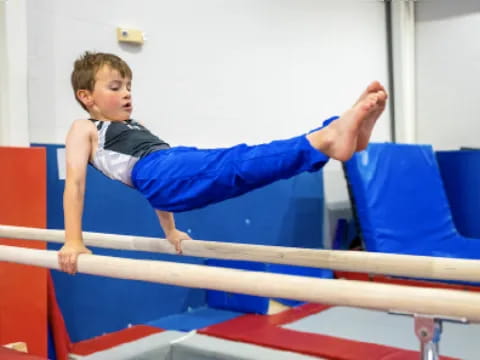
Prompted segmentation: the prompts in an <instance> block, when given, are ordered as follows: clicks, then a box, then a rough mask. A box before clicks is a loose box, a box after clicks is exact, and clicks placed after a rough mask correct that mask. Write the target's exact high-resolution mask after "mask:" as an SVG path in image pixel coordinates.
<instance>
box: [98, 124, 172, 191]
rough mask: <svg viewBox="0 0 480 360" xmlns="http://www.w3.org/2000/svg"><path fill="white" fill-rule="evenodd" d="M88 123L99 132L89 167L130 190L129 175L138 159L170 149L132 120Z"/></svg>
mask: <svg viewBox="0 0 480 360" xmlns="http://www.w3.org/2000/svg"><path fill="white" fill-rule="evenodd" d="M89 120H90V121H92V122H93V123H94V124H95V126H96V127H97V132H98V147H97V149H96V150H95V154H94V156H93V159H92V161H91V162H90V163H91V164H92V165H93V167H95V168H96V169H97V170H99V171H100V172H102V173H103V174H104V175H106V176H108V177H109V178H111V179H114V180H119V181H121V182H122V183H124V184H126V185H128V186H133V185H132V181H131V173H132V169H133V167H134V166H135V164H136V163H137V161H138V160H139V159H140V158H142V157H144V156H146V155H148V154H150V153H152V152H154V151H157V150H164V149H168V148H170V146H169V145H168V144H167V143H166V142H165V141H163V140H161V139H159V138H158V137H157V136H155V135H153V134H152V133H151V132H150V131H149V130H148V129H147V128H146V127H144V126H143V125H141V124H140V123H138V122H136V121H135V120H131V119H130V120H125V121H99V120H95V119H89Z"/></svg>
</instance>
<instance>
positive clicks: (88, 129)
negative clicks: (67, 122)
mask: <svg viewBox="0 0 480 360" xmlns="http://www.w3.org/2000/svg"><path fill="white" fill-rule="evenodd" d="M96 130H97V128H96V126H95V124H94V123H93V122H92V121H91V120H89V119H76V120H74V121H73V122H72V125H71V126H70V133H74V134H77V133H93V132H96Z"/></svg>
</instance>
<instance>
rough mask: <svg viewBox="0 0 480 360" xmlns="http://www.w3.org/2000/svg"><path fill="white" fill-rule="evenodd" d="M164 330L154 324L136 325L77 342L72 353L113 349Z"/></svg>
mask: <svg viewBox="0 0 480 360" xmlns="http://www.w3.org/2000/svg"><path fill="white" fill-rule="evenodd" d="M163 331H164V330H162V329H159V328H156V327H153V326H148V325H136V326H132V327H130V328H127V329H124V330H120V331H116V332H113V333H110V334H106V335H102V336H98V337H96V338H93V339H88V340H84V341H80V342H78V343H75V344H73V345H72V349H71V353H72V354H77V355H89V354H93V353H95V352H97V351H103V350H107V349H111V348H112V347H114V346H117V345H120V344H124V343H127V342H131V341H135V340H138V339H141V338H143V337H145V336H149V335H152V334H156V333H161V332H163Z"/></svg>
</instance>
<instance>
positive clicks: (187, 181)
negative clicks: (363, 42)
mask: <svg viewBox="0 0 480 360" xmlns="http://www.w3.org/2000/svg"><path fill="white" fill-rule="evenodd" d="M367 90H368V89H367ZM382 99H383V100H382ZM385 99H386V95H385V93H384V92H383V90H378V91H369V92H368V93H367V94H366V95H365V96H363V95H362V97H361V98H360V99H359V101H358V102H357V103H356V104H355V105H354V106H353V107H352V108H351V109H349V110H348V111H346V112H345V113H344V114H343V115H342V116H341V117H340V118H339V119H338V120H336V121H333V122H332V123H331V124H329V125H328V126H326V127H323V128H321V129H318V130H315V131H313V132H311V133H310V134H308V135H306V136H304V135H302V136H299V137H296V138H293V139H289V140H280V141H274V142H272V143H270V144H262V145H257V146H247V145H238V146H235V147H232V148H229V149H213V150H198V149H195V148H182V147H180V148H173V149H170V150H161V151H158V152H155V153H153V154H150V155H149V156H147V157H146V158H144V159H142V160H140V161H139V162H138V163H137V165H136V166H135V168H134V171H133V173H132V181H133V183H134V186H135V187H136V188H137V189H138V190H139V191H140V192H142V193H143V195H144V196H145V197H146V198H147V199H148V200H149V201H150V203H151V204H152V206H154V207H155V208H157V209H161V210H166V211H186V210H192V209H195V208H199V207H203V206H206V205H209V204H212V203H215V202H219V201H222V200H225V199H228V198H232V197H235V196H239V195H241V194H244V193H246V192H248V191H251V190H253V189H256V188H258V187H261V186H264V185H267V184H270V183H272V182H274V181H276V180H280V179H285V178H289V177H292V176H295V175H297V174H299V173H301V172H304V171H316V170H318V169H320V168H321V167H322V166H323V165H324V164H325V163H326V162H327V160H328V157H332V158H335V159H337V160H341V161H345V160H348V159H349V158H350V157H351V156H352V154H353V152H354V151H356V149H357V147H358V145H359V142H360V141H368V139H369V138H370V134H371V131H372V129H373V125H374V123H375V121H376V119H377V118H378V116H380V114H381V112H382V111H383V107H384V105H383V107H382V104H381V102H382V101H384V100H385ZM366 122H370V123H369V124H366ZM372 124H373V125H372Z"/></svg>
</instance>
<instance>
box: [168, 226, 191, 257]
mask: <svg viewBox="0 0 480 360" xmlns="http://www.w3.org/2000/svg"><path fill="white" fill-rule="evenodd" d="M167 240H168V241H169V242H170V244H172V245H173V246H174V247H175V250H176V252H177V254H181V253H182V247H181V244H182V240H192V238H191V237H190V236H189V235H188V234H187V233H185V232H183V231H180V230H177V229H174V230H172V231H170V232H169V233H168V234H167Z"/></svg>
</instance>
